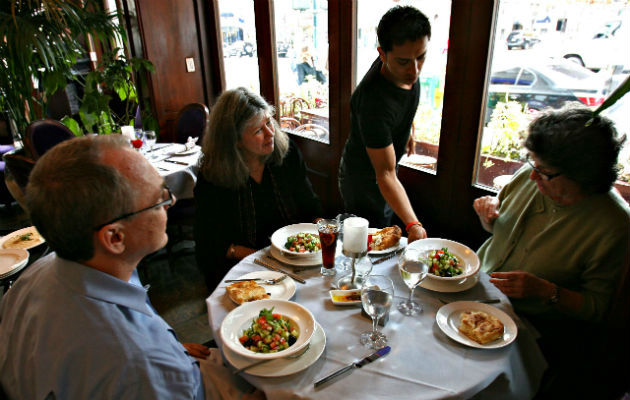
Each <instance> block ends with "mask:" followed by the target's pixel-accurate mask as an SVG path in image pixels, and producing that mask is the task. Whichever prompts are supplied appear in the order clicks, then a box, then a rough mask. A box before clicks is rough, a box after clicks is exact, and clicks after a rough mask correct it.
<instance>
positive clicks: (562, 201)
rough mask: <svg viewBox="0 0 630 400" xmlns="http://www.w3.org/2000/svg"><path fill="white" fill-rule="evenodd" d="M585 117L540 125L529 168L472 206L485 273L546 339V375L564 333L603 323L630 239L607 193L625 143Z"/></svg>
mask: <svg viewBox="0 0 630 400" xmlns="http://www.w3.org/2000/svg"><path fill="white" fill-rule="evenodd" d="M592 118H593V113H592V111H591V110H590V109H588V108H585V107H568V108H565V109H563V110H560V111H552V112H549V113H545V114H543V115H542V116H540V117H539V118H537V119H536V120H535V121H533V122H532V123H531V124H530V127H529V134H528V137H527V139H526V142H525V147H526V149H527V150H528V152H529V153H528V162H527V164H526V165H525V166H524V167H523V168H522V169H521V170H519V171H518V172H517V173H516V174H515V176H514V178H513V179H512V181H511V182H510V183H508V184H507V185H506V186H505V187H504V188H503V189H502V190H501V192H500V193H499V195H498V196H497V197H493V196H485V197H481V198H478V199H476V200H475V201H474V204H473V207H474V209H475V211H476V213H477V215H478V216H479V219H480V220H481V224H482V225H483V227H484V228H485V229H486V230H487V231H488V232H491V233H492V236H491V237H490V238H489V239H488V240H487V241H486V242H485V243H484V244H483V245H482V246H481V248H480V249H479V251H478V254H479V257H480V259H481V263H482V269H483V270H484V271H486V272H488V273H490V276H491V279H490V282H492V283H493V284H494V285H495V286H496V287H497V288H499V289H500V290H501V291H502V292H503V293H505V294H506V295H507V296H509V297H510V298H511V300H512V303H513V305H514V308H515V309H516V311H517V312H519V313H520V314H524V315H526V316H527V317H528V319H529V320H531V321H532V322H533V323H534V325H535V326H536V328H538V330H539V331H540V332H541V335H542V339H544V340H550V342H549V344H550V346H547V347H551V349H550V348H545V343H544V341H543V342H540V343H541V348H542V350H543V352H545V355H546V356H547V358H548V361H549V363H550V365H551V366H552V367H553V364H554V361H553V358H554V355H553V354H551V353H553V352H562V347H564V346H563V344H566V343H568V342H567V341H566V340H564V339H563V338H562V335H564V336H565V338H566V336H567V334H568V335H569V336H570V335H576V334H578V335H580V336H582V334H579V333H578V332H584V329H585V328H589V327H590V328H594V327H595V326H596V325H595V324H596V323H598V322H601V321H602V319H603V317H604V316H605V314H606V311H607V309H608V306H609V304H610V301H611V297H612V296H613V294H614V291H615V289H616V286H617V282H618V280H619V278H620V274H621V272H622V269H623V265H624V257H625V255H626V253H627V252H628V246H629V240H630V238H629V235H630V233H629V231H630V209H629V208H628V205H627V203H626V202H625V201H624V200H623V199H622V198H621V197H620V196H619V195H618V193H617V192H616V190H615V189H613V188H612V185H613V183H614V182H615V180H616V178H617V167H616V166H617V157H618V154H619V151H620V149H621V146H622V144H623V142H624V140H625V137H622V138H619V137H618V135H617V131H616V130H615V128H614V126H613V123H612V121H610V120H609V119H607V118H605V117H601V116H597V117H594V118H593V119H592ZM591 119H592V120H591ZM558 329H562V331H561V332H562V333H560V332H558ZM573 329H579V331H575V330H573ZM572 330H573V331H572ZM554 336H558V337H557V339H558V341H555V340H553V338H554ZM552 342H553V344H551V343H552ZM558 342H560V343H558ZM558 346H559V347H558ZM554 347H555V348H554ZM573 350H575V349H573Z"/></svg>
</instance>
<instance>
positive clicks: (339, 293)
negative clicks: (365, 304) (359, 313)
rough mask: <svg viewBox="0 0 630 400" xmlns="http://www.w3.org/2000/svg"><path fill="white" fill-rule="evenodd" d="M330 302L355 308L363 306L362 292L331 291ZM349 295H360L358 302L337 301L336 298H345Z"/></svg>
mask: <svg viewBox="0 0 630 400" xmlns="http://www.w3.org/2000/svg"><path fill="white" fill-rule="evenodd" d="M328 293H330V300H331V301H332V302H333V304H334V305H337V306H354V305H357V304H361V291H360V290H356V289H355V290H330V291H329V292H328ZM349 295H358V296H359V299H358V300H335V297H343V296H349Z"/></svg>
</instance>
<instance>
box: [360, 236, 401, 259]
mask: <svg viewBox="0 0 630 400" xmlns="http://www.w3.org/2000/svg"><path fill="white" fill-rule="evenodd" d="M406 245H407V238H406V237H404V236H403V237H401V238H400V241H399V242H398V245H396V246H392V247H388V248H386V249H383V250H370V251H368V254H369V255H371V256H377V255H379V254H389V253H391V252H392V251H396V250H399V249H402V248H403V247H405V246H406Z"/></svg>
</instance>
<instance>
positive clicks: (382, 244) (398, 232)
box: [369, 225, 402, 250]
mask: <svg viewBox="0 0 630 400" xmlns="http://www.w3.org/2000/svg"><path fill="white" fill-rule="evenodd" d="M371 237H372V241H371V242H370V244H369V247H370V250H385V249H389V248H390V247H392V246H397V245H398V242H400V238H401V237H402V229H400V227H399V226H398V225H394V226H388V227H387V228H383V229H381V230H380V231H376V232H374V233H373V234H372V236H371Z"/></svg>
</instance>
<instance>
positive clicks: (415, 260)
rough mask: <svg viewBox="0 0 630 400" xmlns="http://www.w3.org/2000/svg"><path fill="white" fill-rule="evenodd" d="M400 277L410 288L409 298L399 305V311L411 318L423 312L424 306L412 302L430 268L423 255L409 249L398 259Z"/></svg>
mask: <svg viewBox="0 0 630 400" xmlns="http://www.w3.org/2000/svg"><path fill="white" fill-rule="evenodd" d="M398 270H399V271H400V276H401V277H402V279H403V281H404V282H405V284H406V285H407V287H408V288H409V298H408V299H407V300H403V301H401V302H400V304H398V311H400V312H401V313H402V314H403V315H407V316H411V315H416V314H418V313H420V312H422V305H420V304H418V303H416V302H415V301H413V300H412V297H413V291H414V289H415V288H416V287H417V286H418V285H419V284H420V283H421V282H422V281H423V280H424V278H426V277H427V273H428V271H429V266H428V265H427V263H426V262H424V261H423V253H422V252H420V251H418V250H416V249H413V248H409V247H407V248H406V249H405V250H404V251H403V252H402V253H401V254H400V256H399V258H398Z"/></svg>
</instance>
